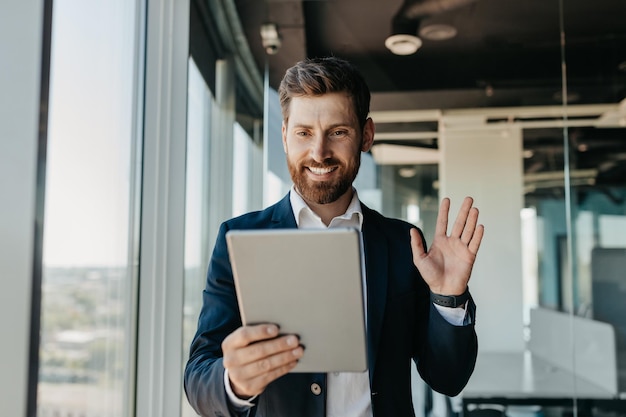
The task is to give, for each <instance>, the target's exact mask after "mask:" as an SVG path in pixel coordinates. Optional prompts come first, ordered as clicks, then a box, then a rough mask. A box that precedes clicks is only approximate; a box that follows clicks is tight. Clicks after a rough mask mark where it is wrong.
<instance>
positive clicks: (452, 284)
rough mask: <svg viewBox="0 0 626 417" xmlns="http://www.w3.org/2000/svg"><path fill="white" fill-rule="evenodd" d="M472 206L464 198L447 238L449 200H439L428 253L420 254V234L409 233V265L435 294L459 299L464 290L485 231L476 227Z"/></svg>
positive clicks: (415, 232)
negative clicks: (414, 268)
mask: <svg viewBox="0 0 626 417" xmlns="http://www.w3.org/2000/svg"><path fill="white" fill-rule="evenodd" d="M473 203H474V200H473V199H472V198H471V197H465V199H464V200H463V204H462V205H461V209H460V210H459V214H458V216H457V218H456V221H455V222H454V225H453V226H452V230H451V232H450V235H449V236H448V235H447V230H448V213H449V211H450V200H449V199H448V198H444V199H443V200H442V202H441V206H440V207H439V214H438V215H437V226H436V228H435V236H434V239H433V242H432V244H431V245H430V248H429V250H428V252H426V251H425V250H424V245H423V243H422V237H421V235H420V233H419V232H418V231H417V229H411V249H412V251H413V263H414V264H415V266H416V267H417V269H418V270H419V271H420V274H421V275H422V277H423V278H424V281H426V283H427V284H428V286H429V287H430V290H431V291H432V292H434V293H436V294H442V295H460V294H462V293H463V292H464V291H465V288H466V287H467V283H468V281H469V279H470V275H471V273H472V267H473V266H474V261H475V260H476V253H477V252H478V248H479V247H480V242H481V240H482V238H483V234H484V230H485V229H484V226H483V225H479V224H477V222H478V209H477V208H476V207H472V204H473Z"/></svg>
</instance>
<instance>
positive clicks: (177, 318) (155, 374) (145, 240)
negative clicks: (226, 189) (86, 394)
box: [135, 0, 189, 417]
mask: <svg viewBox="0 0 626 417" xmlns="http://www.w3.org/2000/svg"><path fill="white" fill-rule="evenodd" d="M147 5H148V11H147V13H148V15H147V32H146V33H147V36H146V54H147V56H146V75H145V77H146V78H145V79H146V83H145V84H146V87H145V127H144V155H143V190H142V208H141V210H142V215H141V241H142V242H141V259H140V261H141V268H140V277H139V328H138V353H137V395H136V414H135V415H136V416H150V417H176V416H179V415H180V413H181V400H182V383H183V382H182V381H183V368H182V367H183V364H182V361H183V350H182V349H183V347H182V343H181V340H182V335H183V286H184V233H185V162H186V139H185V138H186V137H187V135H186V124H187V65H188V53H189V2H188V1H174V0H154V1H149V2H148V3H147Z"/></svg>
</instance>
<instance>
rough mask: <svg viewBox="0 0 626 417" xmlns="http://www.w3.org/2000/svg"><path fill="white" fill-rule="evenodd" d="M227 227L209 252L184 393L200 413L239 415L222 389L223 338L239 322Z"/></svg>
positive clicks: (202, 414) (238, 324)
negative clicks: (227, 240) (210, 252)
mask: <svg viewBox="0 0 626 417" xmlns="http://www.w3.org/2000/svg"><path fill="white" fill-rule="evenodd" d="M227 230H228V227H227V226H226V224H222V226H221V227H220V230H219V233H218V238H217V242H216V244H215V249H214V250H213V254H212V256H211V261H210V263H209V269H208V274H207V282H206V287H205V289H204V291H203V293H202V297H203V299H202V310H201V311H200V317H199V319H198V330H197V332H196V335H195V337H194V339H193V341H192V343H191V348H190V352H189V360H188V362H187V365H186V367H185V380H184V385H185V393H186V395H187V399H188V400H189V403H190V404H191V406H192V407H193V408H194V410H195V411H196V412H197V413H198V414H199V415H201V416H205V417H208V416H216V417H217V416H240V415H243V416H245V415H250V414H253V413H254V411H253V409H251V410H248V411H247V412H244V413H243V414H241V413H238V412H236V411H235V410H234V409H233V408H232V406H231V404H230V402H229V400H228V397H227V394H226V390H225V389H224V366H223V363H222V356H223V353H222V348H221V344H222V341H223V340H224V339H225V338H226V336H228V335H229V334H230V333H232V332H233V331H234V330H235V329H237V328H238V327H240V326H241V318H240V316H239V308H238V305H237V296H236V293H235V286H234V282H233V276H232V269H231V265H230V261H229V258H228V250H227V247H226V238H225V235H226V232H227Z"/></svg>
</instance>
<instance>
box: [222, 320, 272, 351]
mask: <svg viewBox="0 0 626 417" xmlns="http://www.w3.org/2000/svg"><path fill="white" fill-rule="evenodd" d="M276 336H278V326H276V325H275V324H258V325H254V326H242V327H240V328H238V329H237V330H235V331H234V332H232V333H231V334H229V335H228V336H226V338H225V339H224V340H223V341H222V351H230V350H235V349H238V348H241V347H244V346H248V345H249V344H251V343H254V342H258V341H261V340H266V339H272V338H275V337H276Z"/></svg>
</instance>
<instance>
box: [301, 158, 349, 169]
mask: <svg viewBox="0 0 626 417" xmlns="http://www.w3.org/2000/svg"><path fill="white" fill-rule="evenodd" d="M301 165H302V166H307V167H311V168H328V167H332V166H336V165H341V162H339V160H337V159H335V158H327V159H324V161H322V162H321V163H320V162H317V161H314V160H312V159H309V160H307V161H303V162H302V164H301Z"/></svg>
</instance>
